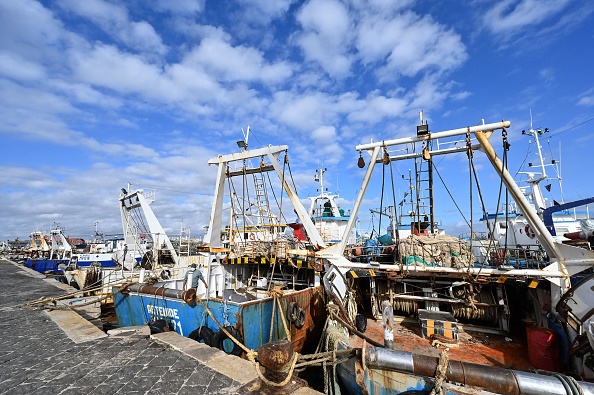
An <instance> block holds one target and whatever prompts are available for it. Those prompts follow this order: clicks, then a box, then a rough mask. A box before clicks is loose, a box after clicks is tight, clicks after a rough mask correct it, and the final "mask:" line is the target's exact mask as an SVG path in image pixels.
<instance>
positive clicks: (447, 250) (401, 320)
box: [317, 121, 594, 394]
mask: <svg viewBox="0 0 594 395" xmlns="http://www.w3.org/2000/svg"><path fill="white" fill-rule="evenodd" d="M509 127H510V122H507V121H502V122H497V123H491V124H484V122H483V123H481V124H479V125H478V126H469V127H464V128H460V129H454V130H448V131H443V132H430V131H429V128H428V125H427V124H426V123H423V122H422V123H421V125H419V127H417V134H416V135H413V136H409V137H403V138H396V139H382V138H380V139H378V142H377V143H370V144H362V145H359V146H357V147H356V149H357V151H359V152H362V151H368V152H369V153H370V154H371V159H370V161H369V164H368V166H367V170H366V173H365V175H364V177H363V184H362V187H361V189H360V193H359V196H358V197H357V200H356V202H355V205H354V208H353V213H352V215H353V216H355V215H356V213H357V212H358V210H359V208H360V206H361V203H362V201H363V198H364V195H365V191H366V190H367V187H368V184H369V182H370V180H371V176H372V173H373V170H374V168H375V166H376V165H377V164H378V163H383V165H384V166H386V167H387V166H392V164H393V163H394V162H397V161H401V160H411V159H419V158H422V159H423V160H424V161H425V164H426V165H427V167H428V168H435V166H436V165H435V162H433V158H434V157H436V156H439V155H446V154H454V153H459V152H465V153H466V154H467V157H468V160H469V168H468V169H467V171H468V173H469V174H473V175H474V167H473V159H472V158H473V156H474V155H479V151H482V152H484V153H485V154H486V156H487V158H488V159H489V161H490V162H491V164H492V166H493V168H494V170H495V172H496V173H497V175H498V176H499V177H500V178H501V180H502V182H503V183H504V184H505V186H506V187H507V189H508V190H509V193H510V195H511V196H512V198H513V199H514V200H515V202H516V204H517V205H518V207H519V208H520V209H521V212H522V213H523V215H524V217H525V218H526V220H527V222H528V224H530V226H531V227H532V228H533V229H534V231H535V234H536V236H535V237H538V239H539V241H540V246H542V249H543V251H544V252H545V253H546V254H547V256H548V261H546V266H545V267H534V268H532V267H503V266H496V265H491V264H489V262H482V263H480V264H479V263H476V262H475V258H474V256H473V254H472V253H471V251H470V246H469V245H468V244H467V242H466V241H465V240H462V239H459V238H454V237H451V236H447V237H443V236H440V235H432V234H428V235H422V236H416V235H411V236H409V237H408V238H407V239H405V240H400V242H399V244H398V248H397V249H396V250H395V251H394V253H393V258H392V260H391V261H390V262H387V261H385V260H382V261H378V260H373V259H372V260H369V261H368V262H353V261H351V260H348V259H346V258H345V257H344V251H345V247H346V243H338V244H336V245H333V246H330V247H329V248H327V249H325V250H323V251H321V252H319V253H318V254H317V255H318V256H323V257H325V259H327V260H328V262H329V265H328V266H327V270H326V274H325V275H324V277H323V280H324V283H325V285H326V291H327V292H328V294H329V295H330V296H331V298H332V299H333V301H334V304H335V308H332V310H331V314H330V315H331V321H330V323H329V324H328V328H330V329H329V330H328V331H327V336H329V337H328V338H327V339H330V340H327V341H326V344H330V345H332V346H333V347H331V348H332V349H336V348H339V349H340V348H347V349H348V348H353V349H359V350H360V351H359V352H358V356H359V357H358V358H357V359H352V360H349V361H347V362H345V363H343V364H340V365H339V366H338V367H337V369H336V373H337V377H339V378H340V380H341V381H342V383H343V385H344V386H345V387H346V388H347V389H348V390H349V392H354V393H400V392H406V391H412V392H414V391H430V390H432V388H434V389H436V390H437V391H439V390H440V389H442V388H443V390H444V391H446V392H447V393H450V394H468V393H472V394H488V393H531V394H537V393H538V394H540V393H551V394H565V393H566V392H565V388H566V386H570V387H571V388H577V387H581V390H582V391H583V392H584V393H589V394H592V393H594V384H591V383H588V382H585V381H580V382H579V383H577V382H575V381H574V380H573V379H570V378H569V377H568V376H567V375H564V374H563V373H567V374H571V375H575V376H576V377H579V378H580V380H588V381H589V380H592V379H593V378H594V371H593V370H592V368H594V366H592V364H591V363H590V362H591V360H592V358H594V351H593V350H592V348H591V347H590V346H589V345H588V344H587V342H586V343H584V342H578V343H579V344H578V343H576V339H578V340H579V339H580V334H583V333H584V332H585V331H586V330H588V328H587V327H586V326H585V325H587V322H586V319H587V318H588V317H589V316H588V314H589V315H590V316H591V314H590V313H589V312H591V306H592V305H594V292H592V290H589V289H588V288H587V287H586V288H584V289H583V292H580V293H579V297H577V294H576V298H575V299H572V298H565V299H563V298H562V295H567V293H568V292H571V290H572V284H571V281H570V279H571V277H572V276H574V275H576V274H578V273H582V272H584V271H588V270H591V269H592V267H593V266H594V252H592V251H590V250H587V249H583V248H578V247H575V246H571V245H567V244H563V243H560V242H558V241H556V240H555V239H554V238H553V236H552V235H551V234H550V233H549V232H548V231H547V229H546V227H545V224H544V223H543V221H542V220H541V218H540V217H539V215H538V213H537V211H536V210H535V209H534V207H533V206H532V205H531V204H530V202H528V201H527V199H526V198H525V196H524V193H523V191H522V190H521V189H520V187H519V186H518V185H517V184H516V182H515V181H514V179H513V177H512V176H511V175H510V174H509V172H508V171H507V170H506V169H505V167H504V166H503V164H502V162H501V160H500V159H499V158H498V157H497V155H496V153H495V151H494V149H493V147H492V146H491V144H490V143H489V137H491V136H492V135H494V133H493V132H494V131H495V130H502V135H503V136H502V137H504V136H505V135H506V133H507V128H509ZM458 171H460V170H458ZM457 174H459V173H457ZM475 184H477V185H478V184H479V183H475ZM473 193H476V192H473ZM470 212H472V209H471V210H470ZM467 220H468V219H467ZM353 222H354V221H351V222H350V223H349V226H350V227H352V226H353ZM473 226H474V224H473V220H472V217H471V218H470V220H469V228H470V229H469V231H470V232H472V231H473ZM568 300H571V301H572V303H573V302H575V304H572V303H567V301H568ZM562 301H564V302H565V303H564V306H565V310H564V311H567V309H569V310H572V309H573V312H574V313H575V314H573V315H572V314H571V313H570V314H566V315H565V316H563V315H562V314H558V313H557V312H556V311H555V306H557V309H559V306H561V305H562V304H563V302H562ZM584 312H587V314H585V313H584ZM393 314H394V315H396V317H392V315H393ZM567 317H570V318H571V317H574V319H573V320H572V321H571V322H570V318H567ZM380 319H381V320H382V321H379V320H380ZM382 323H383V325H382ZM561 323H566V324H568V325H569V324H570V325H569V327H571V328H573V329H569V330H568V331H565V330H564V325H562V324H561ZM334 328H338V330H334ZM341 328H342V329H341ZM345 328H346V333H345V332H344V331H345ZM363 332H364V333H363ZM347 334H348V335H347ZM542 339H544V341H542V342H541V340H542ZM539 342H540V343H539ZM576 344H578V345H577V346H576ZM436 348H437V349H436ZM332 349H329V350H328V351H332ZM438 349H440V350H441V351H440V350H438ZM444 349H445V350H447V351H444ZM448 360H449V361H448ZM588 361H590V362H588ZM534 369H543V370H549V371H556V373H554V375H544V374H534V373H532V372H531V371H533V370H534ZM335 378H336V376H335ZM412 392H411V393H412ZM415 393H416V392H415Z"/></svg>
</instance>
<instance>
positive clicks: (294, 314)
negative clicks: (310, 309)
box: [286, 302, 299, 322]
mask: <svg viewBox="0 0 594 395" xmlns="http://www.w3.org/2000/svg"><path fill="white" fill-rule="evenodd" d="M286 316H287V321H289V322H295V321H296V320H297V318H298V316H299V305H298V304H297V302H291V303H289V305H288V306H287V314H286Z"/></svg>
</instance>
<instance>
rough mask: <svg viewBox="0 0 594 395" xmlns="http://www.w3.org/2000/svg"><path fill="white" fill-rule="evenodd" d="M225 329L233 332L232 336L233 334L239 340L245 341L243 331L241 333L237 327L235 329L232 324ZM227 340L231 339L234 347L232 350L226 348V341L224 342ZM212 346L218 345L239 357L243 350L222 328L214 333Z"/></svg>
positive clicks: (217, 346) (219, 347)
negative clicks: (242, 335) (242, 336)
mask: <svg viewBox="0 0 594 395" xmlns="http://www.w3.org/2000/svg"><path fill="white" fill-rule="evenodd" d="M225 330H226V331H227V332H229V333H230V334H231V336H233V337H234V338H235V339H237V341H239V342H242V343H243V339H242V338H241V333H239V331H238V330H237V329H235V328H234V327H232V326H226V327H225ZM225 340H229V341H231V342H232V343H233V349H231V351H228V350H226V349H225V347H224V343H223V342H224V341H225ZM211 346H212V347H216V348H218V349H219V350H222V351H225V352H226V353H227V354H231V355H235V356H237V357H239V356H241V353H242V352H243V349H242V348H241V347H240V346H239V345H237V344H235V342H234V341H232V340H231V339H229V336H227V334H226V333H225V332H224V331H223V330H222V329H219V330H218V331H217V332H216V333H215V334H214V337H213V338H212V344H211Z"/></svg>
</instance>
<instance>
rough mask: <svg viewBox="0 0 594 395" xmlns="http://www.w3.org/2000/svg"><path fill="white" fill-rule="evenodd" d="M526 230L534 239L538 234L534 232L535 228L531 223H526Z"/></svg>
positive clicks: (527, 234)
mask: <svg viewBox="0 0 594 395" xmlns="http://www.w3.org/2000/svg"><path fill="white" fill-rule="evenodd" d="M524 232H526V236H528V237H530V238H531V239H534V237H535V236H536V233H534V229H532V227H531V226H530V224H526V226H524Z"/></svg>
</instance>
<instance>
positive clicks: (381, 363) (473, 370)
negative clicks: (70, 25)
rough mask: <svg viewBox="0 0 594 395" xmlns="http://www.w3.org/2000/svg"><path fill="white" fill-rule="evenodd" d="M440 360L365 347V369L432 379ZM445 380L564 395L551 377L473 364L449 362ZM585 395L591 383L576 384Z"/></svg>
mask: <svg viewBox="0 0 594 395" xmlns="http://www.w3.org/2000/svg"><path fill="white" fill-rule="evenodd" d="M438 364H439V359H438V358H435V357H430V356H426V355H419V354H413V353H410V352H404V351H397V350H388V349H386V348H378V347H372V346H367V347H366V349H365V366H367V367H369V368H373V369H385V370H393V371H400V372H404V373H411V374H416V375H420V376H426V377H433V376H435V372H436V369H437V366H438ZM447 380H448V381H453V382H456V383H460V384H464V385H467V386H471V387H477V388H481V389H484V390H487V391H491V392H495V393H498V394H509V395H520V394H522V395H547V394H552V395H567V393H566V391H565V388H564V386H563V384H562V383H561V381H560V380H559V379H558V378H557V377H554V376H546V375H542V374H536V373H528V372H523V371H519V370H511V369H503V368H498V367H494V366H486V365H480V364H474V363H467V362H460V361H452V360H450V361H449V365H448V369H447ZM578 384H579V385H580V387H581V388H582V390H583V392H584V394H585V395H594V384H592V383H587V382H583V381H579V382H578Z"/></svg>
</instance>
